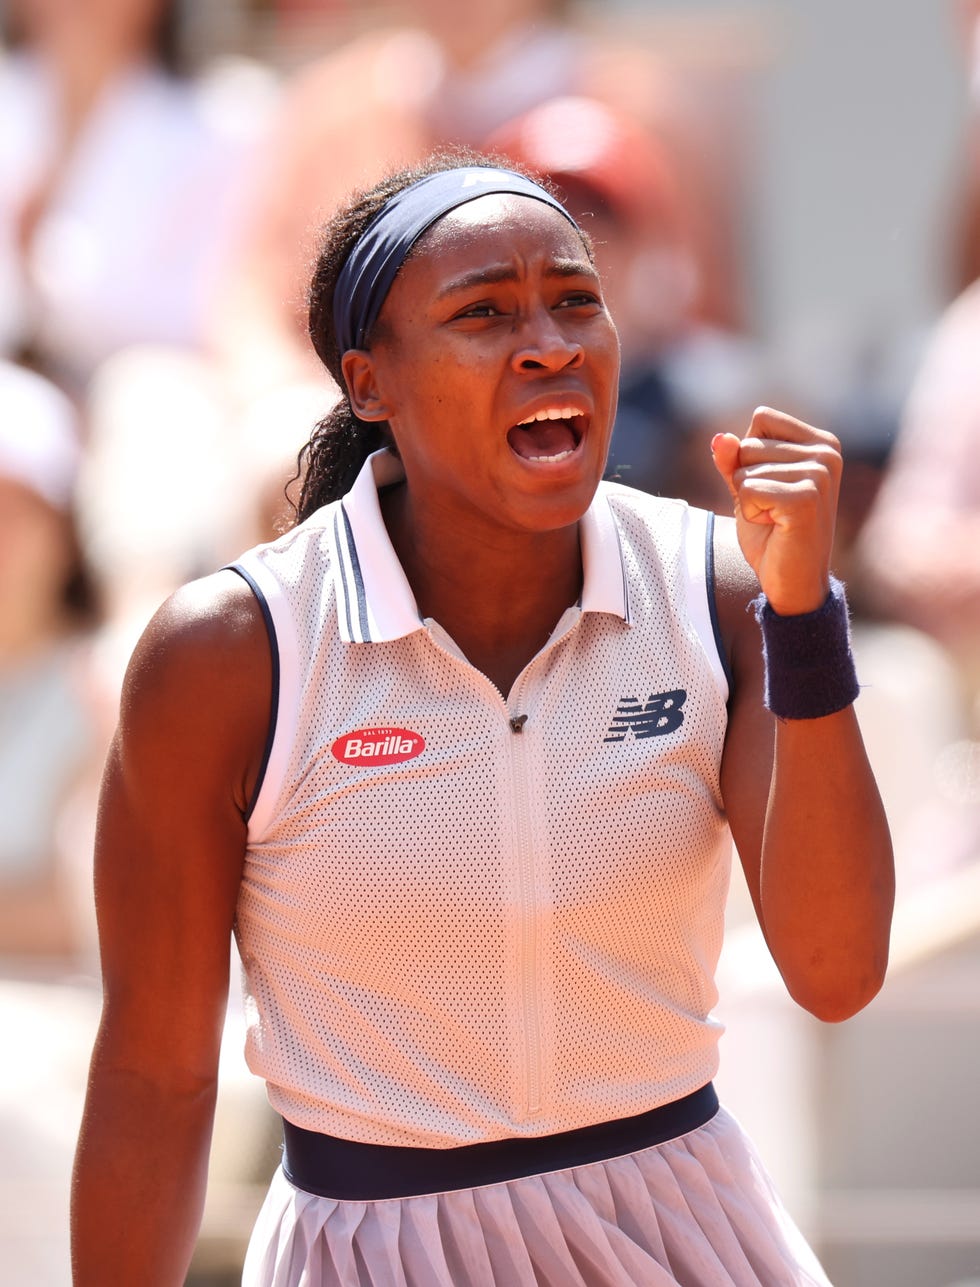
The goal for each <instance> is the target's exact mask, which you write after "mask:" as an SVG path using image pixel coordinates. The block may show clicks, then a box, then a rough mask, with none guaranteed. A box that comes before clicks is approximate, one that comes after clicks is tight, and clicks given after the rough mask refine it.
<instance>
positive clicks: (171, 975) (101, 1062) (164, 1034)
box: [72, 572, 271, 1287]
mask: <svg viewBox="0 0 980 1287" xmlns="http://www.w3.org/2000/svg"><path fill="white" fill-rule="evenodd" d="M270 683H271V681H270V665H269V650H268V643H267V640H266V635H265V629H264V626H263V623H262V620H261V615H260V612H259V609H258V605H257V604H256V603H255V601H254V599H253V597H252V595H251V592H250V591H249V590H248V588H247V587H246V586H245V584H244V582H241V581H239V579H238V578H237V577H235V576H234V574H232V573H227V572H225V573H219V574H217V575H216V576H214V577H210V578H208V579H207V580H205V581H202V582H198V583H196V584H194V585H192V586H189V587H186V588H185V589H184V590H182V591H179V592H178V593H177V595H175V596H174V597H173V598H172V599H171V600H169V601H168V603H167V604H165V605H164V607H163V608H162V609H161V610H160V612H159V613H158V614H157V616H156V617H155V618H154V620H153V622H151V624H150V626H149V627H148V629H147V631H146V633H145V634H144V636H143V638H142V640H141V641H140V643H139V645H138V647H137V649H136V652H135V654H134V657H133V660H132V662H131V664H130V668H129V671H128V674H127V677H126V682H125V686H124V690H123V699H122V707H121V715H120V723H119V728H118V730H117V733H116V736H115V739H114V741H113V744H112V747H111V749H110V752H109V756H108V761H107V765H106V770H105V776H104V779H103V786H102V795H101V800H100V806H99V825H98V835H97V841H96V902H97V910H98V921H99V939H100V946H101V952H102V972H103V986H104V1001H103V1013H102V1023H101V1026H100V1029H99V1033H98V1037H97V1040H96V1045H95V1051H94V1054H93V1057H92V1066H91V1072H90V1078H89V1089H88V1096H87V1100H86V1105H85V1113H84V1117H83V1122H82V1129H81V1134H80V1137H79V1145H78V1151H77V1154H76V1159H75V1174H74V1182H73V1194H72V1263H73V1272H74V1282H75V1284H76V1287H115V1285H117V1284H118V1287H123V1285H124V1284H125V1285H126V1287H129V1285H130V1284H132V1283H139V1284H140V1285H141V1287H180V1284H182V1283H183V1281H184V1276H185V1273H186V1269H187V1265H188V1263H189V1261H190V1257H191V1253H192V1251H193V1248H194V1242H195V1238H196V1235H197V1229H198V1225H199V1222H200V1215H201V1208H202V1205H203V1199H204V1188H205V1181H206V1175H207V1158H208V1149H209V1143H210V1133H211V1122H212V1114H213V1108H214V1099H215V1091H216V1085H217V1063H218V1051H219V1045H220V1039H221V1030H222V1025H223V1021H224V1014H225V1003H226V997H227V988H228V966H229V959H230V936H231V930H232V924H233V920H234V914H235V905H236V901H237V896H238V887H239V883H240V879H241V871H242V863H243V858H244V847H245V823H244V821H243V813H244V810H245V807H246V804H247V801H248V799H249V794H250V791H251V788H252V786H253V784H254V782H255V779H256V776H257V773H258V766H259V762H260V757H261V751H262V747H263V746H264V742H265V735H266V730H267V727H268V720H269V703H270V699H271V688H270Z"/></svg>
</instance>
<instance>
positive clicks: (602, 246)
mask: <svg viewBox="0 0 980 1287" xmlns="http://www.w3.org/2000/svg"><path fill="white" fill-rule="evenodd" d="M484 142H485V145H486V146H488V147H489V148H491V149H492V150H494V151H497V152H500V153H503V154H504V155H505V156H507V157H509V158H511V160H513V161H514V162H517V163H518V164H521V165H524V166H527V167H529V168H530V169H531V170H532V171H534V172H535V173H537V174H539V175H542V176H544V177H546V178H548V179H550V180H551V181H552V182H553V183H554V184H555V185H556V186H557V188H558V189H559V192H560V195H561V196H562V197H563V199H564V200H565V202H566V204H567V205H568V206H569V208H570V210H571V211H572V213H573V214H574V215H575V217H576V218H577V219H578V220H579V222H580V223H581V224H582V226H583V227H584V228H585V229H586V230H587V231H588V232H589V234H590V236H591V237H592V239H593V242H594V245H595V252H596V256H597V259H598V263H599V268H600V271H601V273H602V279H603V287H604V293H605V296H606V300H607V303H608V304H609V308H610V311H611V312H612V315H613V317H614V318H615V321H616V326H617V328H618V330H619V336H620V343H621V345H622V354H623V366H622V377H621V382H620V394H619V410H618V414H617V418H616V427H615V431H614V433H613V439H612V445H611V449H610V457H609V469H608V474H609V476H611V477H614V478H617V479H619V480H620V481H622V482H624V483H626V484H627V485H629V486H631V487H639V488H642V489H644V490H646V491H654V492H660V493H662V494H670V495H679V496H683V497H685V498H686V499H689V500H691V501H693V502H695V503H698V504H706V505H708V506H709V507H714V506H718V507H720V508H721V509H723V511H724V512H725V513H727V512H728V511H729V509H730V501H729V497H728V493H727V491H726V489H725V488H724V486H723V485H722V484H721V482H720V480H719V478H718V474H717V471H716V470H715V469H714V468H713V466H712V465H711V460H710V454H709V451H708V443H709V441H710V439H711V436H712V434H713V433H715V432H718V431H723V430H727V429H729V428H731V427H733V425H735V426H738V432H741V431H742V429H743V428H744V425H745V424H746V423H747V422H748V418H749V416H750V415H751V411H752V408H753V407H754V405H755V404H756V403H757V402H758V401H759V390H760V387H761V370H760V364H759V360H758V354H757V351H756V349H755V348H754V346H753V345H751V344H750V343H749V341H748V340H746V339H744V338H742V337H739V336H736V335H734V334H732V333H730V332H727V331H723V330H721V329H719V328H717V327H712V326H707V325H705V323H704V322H703V321H702V320H701V319H700V316H699V302H700V289H701V280H700V274H699V263H698V259H697V256H696V253H695V248H694V241H693V237H692V223H693V220H692V212H691V210H690V208H689V203H688V199H687V195H686V194H685V192H684V191H683V188H682V185H681V184H680V182H679V180H678V176H677V173H676V169H675V165H674V160H673V157H672V155H671V153H670V152H669V151H668V149H667V148H666V147H665V146H664V145H663V143H662V141H661V140H660V139H659V138H658V137H657V136H656V135H655V133H654V132H653V131H652V130H651V129H650V128H648V127H647V126H645V125H644V124H641V122H640V121H639V120H637V119H636V118H634V117H632V116H631V115H629V114H627V113H626V112H624V111H622V110H620V109H617V108H615V107H612V106H610V105H608V104H605V103H602V102H599V101H597V100H595V99H589V98H583V97H578V96H576V97H563V98H558V99H553V100H551V101H549V102H547V103H543V104H541V105H539V106H537V107H534V108H532V109H531V110H530V111H528V112H526V113H524V114H522V115H521V116H519V117H517V118H516V119H514V120H511V121H508V122H506V123H505V124H504V125H502V126H501V127H500V128H498V129H497V130H495V131H494V132H493V133H492V134H490V136H489V137H488V138H487V139H486V140H485V141H484Z"/></svg>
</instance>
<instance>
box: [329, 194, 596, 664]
mask: <svg viewBox="0 0 980 1287" xmlns="http://www.w3.org/2000/svg"><path fill="white" fill-rule="evenodd" d="M344 373H345V376H346V378H347V383H348V387H349V389H350V392H351V397H352V401H353V404H354V406H355V409H356V410H357V412H358V414H359V415H360V416H361V418H362V419H365V420H375V421H382V420H383V421H386V422H387V423H388V425H389V427H390V429H391V433H392V435H393V437H394V440H395V443H396V444H397V447H398V452H399V455H400V456H401V458H402V462H403V464H404V467H405V474H406V485H405V486H404V487H402V488H399V489H396V490H395V491H393V492H391V493H389V494H388V495H387V496H386V498H385V501H384V513H385V520H386V523H387V525H388V529H389V532H390V533H391V536H392V540H393V542H394V544H395V547H396V550H397V551H398V554H399V557H400V558H401V560H402V562H403V564H404V566H405V569H406V572H407V574H408V577H409V580H410V582H411V583H412V588H413V590H414V591H415V593H416V597H417V599H418V600H419V606H420V608H421V610H422V612H423V614H424V615H432V616H436V617H437V618H438V620H439V621H440V622H441V623H442V624H444V625H445V626H446V628H447V629H449V631H450V633H451V634H453V637H454V638H456V640H457V642H458V643H459V644H460V645H461V646H462V647H464V650H465V649H466V646H467V644H469V645H470V646H471V647H472V648H476V649H481V647H484V648H486V650H487V652H488V654H489V653H490V652H491V650H493V649H496V650H499V647H500V640H499V638H494V639H489V638H488V632H489V634H490V635H491V636H493V635H497V634H499V618H500V613H499V605H500V603H501V601H502V600H503V601H505V602H507V604H508V605H509V608H508V614H507V615H508V618H509V620H508V622H507V629H508V632H512V631H513V626H514V622H515V621H517V622H522V623H524V625H525V627H526V629H524V630H522V631H521V632H520V633H521V638H520V640H519V641H518V642H517V643H516V646H513V647H512V642H508V645H507V646H508V650H509V651H510V650H511V649H512V660H510V661H507V662H505V663H503V664H501V662H500V659H499V657H498V658H497V660H496V662H492V661H490V660H489V659H488V660H487V662H486V665H487V667H488V673H491V675H492V677H493V678H494V679H495V680H496V681H497V682H498V683H499V684H501V685H505V686H506V685H508V683H509V681H510V680H512V679H513V678H514V676H515V674H516V671H517V670H519V669H520V668H521V666H522V665H523V664H525V663H526V662H527V661H528V660H529V659H530V656H531V655H533V653H534V651H536V649H537V647H539V646H540V645H541V643H543V641H544V638H546V637H547V634H548V633H549V632H550V630H551V629H552V628H553V626H554V625H555V623H556V621H557V620H558V617H559V616H560V615H561V613H562V611H564V609H565V608H566V607H568V606H569V605H570V604H571V603H573V602H574V600H575V598H576V597H577V595H578V592H579V589H580V584H581V559H580V555H579V550H578V527H577V524H578V521H579V519H580V518H581V517H582V515H583V514H584V513H585V511H586V509H587V508H588V506H589V504H590V503H591V501H592V498H593V496H594V494H595V490H596V487H597V486H598V483H599V480H600V478H601V477H602V472H603V469H604V466H605V461H606V454H607V451H608V448H609V439H610V435H611V432H612V424H613V419H614V417H615V412H616V394H617V386H618V379H619V341H618V337H617V335H616V329H615V327H614V325H613V322H612V319H611V318H610V316H609V313H608V311H607V310H606V307H605V305H604V303H603V299H602V293H601V287H600V284H599V279H598V277H597V275H596V271H595V268H594V266H593V264H592V263H591V261H590V259H589V256H588V252H587V251H586V248H585V246H584V243H583V241H582V238H581V237H580V235H579V234H578V232H577V231H576V229H575V228H574V226H573V225H572V224H571V223H569V221H568V220H567V219H565V218H564V217H563V216H562V215H561V214H559V213H558V212H557V211H555V210H553V209H552V208H551V207H549V206H547V205H545V204H544V203H543V202H540V201H535V200H534V199H532V198H527V197H518V196H508V195H493V196H485V197H481V198H479V199H477V200H475V201H472V202H468V203H467V204H466V205H463V206H460V207H458V208H457V209H456V210H454V211H453V212H451V213H450V214H449V215H447V216H446V217H445V218H444V219H442V220H440V222H439V223H438V224H436V225H435V227H434V228H432V229H431V230H430V231H429V232H428V233H427V234H426V236H425V238H424V241H422V242H420V243H419V245H418V246H417V247H416V251H415V253H414V254H413V255H412V257H411V258H410V259H409V260H408V261H407V262H406V264H405V265H404V267H403V269H402V271H401V273H400V274H399V276H398V277H397V278H396V280H395V284H394V286H393V287H392V289H391V292H390V294H389V296H388V298H387V300H386V301H385V305H384V308H383V310H382V313H381V318H380V321H379V326H378V328H377V330H376V334H375V336H374V337H373V339H372V343H371V346H370V348H369V349H368V350H360V351H352V352H349V353H348V354H347V355H346V356H345V359H344ZM549 410H550V411H565V412H573V413H574V415H573V417H572V418H570V419H559V420H548V421H545V422H536V423H535V424H533V425H530V426H527V427H526V428H525V427H520V426H521V422H522V421H526V420H528V418H529V417H531V416H535V415H538V414H541V413H544V412H546V411H549ZM535 456H536V457H538V458H536V459H535V458H532V457H535ZM542 457H545V458H542ZM556 457H557V458H556ZM447 532H451V533H452V534H453V539H452V540H451V541H447V540H446V533H447ZM494 618H495V619H494ZM462 636H465V638H464V637H462ZM480 640H483V641H485V642H484V643H483V644H482V645H481V643H480ZM467 655H470V653H469V652H468V653H467ZM491 668H493V669H491Z"/></svg>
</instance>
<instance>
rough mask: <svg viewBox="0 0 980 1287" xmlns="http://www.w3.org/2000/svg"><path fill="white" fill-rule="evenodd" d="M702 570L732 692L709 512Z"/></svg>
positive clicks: (732, 682)
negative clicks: (716, 591) (719, 612)
mask: <svg viewBox="0 0 980 1287" xmlns="http://www.w3.org/2000/svg"><path fill="white" fill-rule="evenodd" d="M704 572H705V588H706V590H707V592H708V612H709V614H710V616H711V630H712V632H713V634H714V636H715V647H716V648H717V649H718V659H719V661H720V662H721V668H722V670H724V672H725V678H726V679H727V680H728V691H729V693H733V692H734V691H735V683H734V677H733V676H732V670H731V667H730V666H729V664H728V653H727V651H726V650H725V643H724V640H723V639H722V637H721V624H720V623H719V621H718V599H717V596H716V594H715V516H714V514H712V513H710V512H709V513H708V521H707V523H706V524H705V537H704Z"/></svg>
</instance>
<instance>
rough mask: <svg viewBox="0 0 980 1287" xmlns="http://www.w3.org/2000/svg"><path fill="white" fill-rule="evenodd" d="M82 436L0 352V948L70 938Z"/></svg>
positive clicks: (46, 390)
mask: <svg viewBox="0 0 980 1287" xmlns="http://www.w3.org/2000/svg"><path fill="white" fill-rule="evenodd" d="M78 462H79V446H78V440H77V436H76V428H75V421H74V416H73V413H72V410H71V406H70V404H69V403H68V401H67V399H65V398H64V397H63V396H62V395H61V394H60V393H59V392H58V391H57V390H56V389H55V388H54V387H53V386H52V385H49V384H48V383H47V381H45V380H42V379H41V378H40V377H39V376H36V375H34V374H33V373H31V372H28V371H25V370H22V369H20V368H18V367H15V366H13V365H10V364H8V363H6V362H0V816H2V818H3V827H2V828H0V954H2V955H5V956H6V955H13V956H31V957H55V958H67V957H69V956H71V955H72V953H73V952H74V951H75V950H76V948H77V947H78V924H77V921H76V917H75V912H74V907H73V898H72V891H73V889H74V888H75V887H76V881H75V879H74V878H73V876H72V873H71V872H70V871H69V870H67V869H66V864H65V862H64V861H63V858H62V855H63V853H64V850H65V849H66V847H69V842H68V840H67V837H66V836H65V834H64V831H63V825H64V822H65V814H64V811H63V806H64V805H65V803H66V801H67V799H68V797H69V794H70V792H71V790H72V789H73V787H74V786H75V784H76V783H77V782H78V781H79V780H80V779H81V777H82V775H83V774H84V773H85V772H86V770H88V769H90V767H91V763H92V758H93V755H94V754H95V743H94V736H95V735H94V728H93V721H92V718H91V716H90V713H89V708H88V704H87V701H86V698H85V694H84V691H83V683H82V661H81V658H80V656H79V643H78V641H79V638H80V629H81V628H82V627H84V626H85V625H87V624H88V623H89V621H90V620H91V616H92V607H93V604H92V595H91V587H90V586H88V585H87V583H86V580H85V576H84V572H83V569H82V564H81V561H80V558H79V551H78V545H77V542H76V540H75V535H74V529H73V524H72V518H71V507H72V493H73V487H74V482H75V475H76V470H77V467H78Z"/></svg>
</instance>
